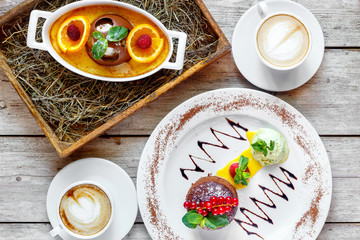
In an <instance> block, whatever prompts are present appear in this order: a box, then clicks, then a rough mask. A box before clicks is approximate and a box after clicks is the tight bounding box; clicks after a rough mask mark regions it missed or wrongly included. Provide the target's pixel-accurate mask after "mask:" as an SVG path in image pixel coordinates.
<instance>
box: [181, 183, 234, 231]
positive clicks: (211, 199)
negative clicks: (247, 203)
mask: <svg viewBox="0 0 360 240" xmlns="http://www.w3.org/2000/svg"><path fill="white" fill-rule="evenodd" d="M237 206H238V195H237V192H236V189H235V188H234V187H233V186H232V185H231V184H230V183H229V182H228V181H226V180H225V179H223V178H220V177H216V176H208V177H202V178H200V179H199V180H198V181H197V182H195V183H193V184H192V186H191V187H190V189H189V191H188V193H187V195H186V200H185V202H184V208H185V209H187V210H188V212H187V213H186V214H185V216H184V217H183V219H182V220H183V223H184V224H185V225H186V226H187V227H189V228H196V227H198V226H200V227H201V228H203V229H207V230H217V229H221V228H223V227H225V226H227V225H228V224H229V223H230V222H231V221H232V220H233V219H234V217H235V215H236V212H237Z"/></svg>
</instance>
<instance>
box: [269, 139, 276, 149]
mask: <svg viewBox="0 0 360 240" xmlns="http://www.w3.org/2000/svg"><path fill="white" fill-rule="evenodd" d="M274 147H275V141H273V140H270V147H269V150H270V151H272V150H274Z"/></svg>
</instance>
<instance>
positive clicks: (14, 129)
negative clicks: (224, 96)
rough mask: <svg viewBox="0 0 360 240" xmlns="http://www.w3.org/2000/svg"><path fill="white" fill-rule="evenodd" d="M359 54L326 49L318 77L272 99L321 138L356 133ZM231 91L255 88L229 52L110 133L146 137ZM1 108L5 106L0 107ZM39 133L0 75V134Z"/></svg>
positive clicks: (359, 130) (359, 131) (359, 119)
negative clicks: (165, 121) (189, 107)
mask: <svg viewBox="0 0 360 240" xmlns="http://www.w3.org/2000/svg"><path fill="white" fill-rule="evenodd" d="M359 62H360V51H352V50H327V51H326V54H325V58H324V61H323V63H322V65H321V67H320V70H319V71H318V73H317V74H316V75H315V76H314V77H313V78H312V79H311V80H310V81H309V82H308V83H306V84H305V85H304V86H302V87H300V88H298V89H295V90H293V91H289V92H285V93H276V94H275V95H276V96H277V97H279V98H281V99H283V100H285V101H286V102H288V103H289V104H291V105H293V106H294V107H295V108H296V109H298V110H299V111H300V112H301V113H302V114H304V116H305V117H306V118H307V119H308V120H309V121H310V122H311V123H312V124H313V125H314V127H315V128H316V130H317V131H318V133H319V134H326V135H336V134H349V135H352V134H357V135H360V124H358V123H359V122H360V90H359V86H360V78H359V76H360V68H359V67H358V63H359ZM229 87H245V88H252V89H257V88H256V87H254V86H253V85H251V84H250V83H249V82H248V81H246V80H245V79H244V78H243V77H242V75H241V74H240V73H239V71H238V70H237V68H236V66H235V64H234V62H233V60H232V56H231V54H228V55H227V56H225V57H224V58H222V59H220V60H219V61H217V62H216V63H214V64H212V65H211V66H209V67H208V68H207V69H206V70H204V71H202V72H200V73H198V74H197V75H195V76H194V77H192V78H191V79H189V80H187V81H185V82H184V83H182V84H181V85H179V86H178V87H176V88H175V89H173V90H171V91H169V92H168V93H166V94H164V95H163V96H161V97H160V98H159V99H158V100H156V101H155V102H154V103H152V104H150V106H148V107H145V108H144V109H142V110H140V111H139V112H137V113H135V114H134V115H133V116H132V117H130V118H128V119H126V120H125V121H123V122H122V123H120V124H119V125H118V126H116V127H115V128H114V129H112V130H110V131H109V132H108V134H112V135H122V134H125V135H135V134H138V135H148V134H150V133H151V132H152V131H153V129H154V128H155V126H156V125H157V124H158V123H159V122H160V120H161V119H162V118H163V117H164V116H165V115H166V114H167V113H168V112H170V111H171V110H172V109H173V108H175V107H176V106H177V105H179V104H180V103H182V102H183V101H185V100H187V99H189V98H191V97H193V96H195V95H198V94H200V93H203V92H206V91H210V90H214V89H219V88H229ZM1 106H4V107H1ZM33 134H40V135H41V134H43V132H42V131H41V129H40V127H38V126H37V124H36V122H35V121H34V119H33V117H32V115H31V114H30V113H29V112H28V110H27V109H26V107H25V104H24V103H23V102H22V100H21V99H20V97H19V96H17V94H16V92H15V91H14V90H13V88H12V86H11V84H10V83H9V82H8V80H6V77H5V76H4V75H1V73H0V135H33Z"/></svg>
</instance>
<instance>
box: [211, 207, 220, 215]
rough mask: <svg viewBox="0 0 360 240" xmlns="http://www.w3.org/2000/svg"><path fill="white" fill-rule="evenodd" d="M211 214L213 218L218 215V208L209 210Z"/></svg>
mask: <svg viewBox="0 0 360 240" xmlns="http://www.w3.org/2000/svg"><path fill="white" fill-rule="evenodd" d="M211 213H212V214H213V215H214V216H216V215H219V209H218V208H213V209H212V210H211Z"/></svg>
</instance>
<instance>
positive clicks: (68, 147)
mask: <svg viewBox="0 0 360 240" xmlns="http://www.w3.org/2000/svg"><path fill="white" fill-rule="evenodd" d="M42 1H43V0H27V1H24V2H23V3H21V4H19V5H18V6H16V7H15V8H13V9H11V10H10V11H8V12H7V13H5V14H4V15H2V16H1V17H0V27H1V26H2V25H4V24H6V23H8V22H11V21H14V20H16V19H17V18H19V16H20V15H21V16H25V14H27V15H29V14H30V11H31V10H32V9H33V8H34V7H35V6H36V4H38V3H39V2H42ZM195 2H196V3H197V5H198V6H199V8H200V9H201V11H202V13H203V15H204V16H205V18H206V19H207V21H208V22H209V24H210V26H211V27H212V28H213V30H214V32H215V33H216V34H217V36H218V38H219V39H218V46H217V50H216V52H214V53H213V54H211V55H210V57H209V58H208V59H206V60H204V61H202V62H200V63H198V64H196V65H194V66H193V67H192V68H190V69H188V70H187V71H185V72H183V73H182V74H181V75H180V76H178V77H177V78H176V79H174V80H172V81H170V82H168V83H166V84H164V85H162V86H161V87H160V88H158V89H157V90H156V91H154V92H153V93H152V94H149V95H148V96H146V97H145V98H144V99H142V100H140V101H139V102H137V103H136V104H134V105H133V106H131V107H129V108H128V109H126V110H125V111H123V112H121V113H119V114H117V115H116V116H114V117H113V118H112V119H110V120H109V121H108V122H106V123H105V124H103V125H101V126H100V127H98V128H96V129H95V130H93V131H92V132H90V133H89V134H87V135H86V136H83V137H82V138H80V139H79V140H78V141H76V142H74V143H68V142H63V141H61V140H60V139H59V138H58V137H57V136H56V134H55V133H54V131H53V129H52V128H51V127H50V125H49V124H48V123H47V122H46V121H45V119H44V118H43V117H42V116H41V114H40V113H39V111H38V110H37V108H36V106H35V104H34V102H33V101H32V99H31V97H30V96H29V95H28V94H27V93H26V92H25V90H24V88H23V87H22V86H21V84H20V83H19V81H18V80H17V79H16V77H15V75H14V73H13V72H12V70H11V68H10V66H9V65H8V63H7V60H6V57H5V55H4V54H3V53H2V52H1V51H0V66H1V68H2V69H3V71H4V72H5V74H6V76H7V77H8V78H9V80H10V82H11V83H12V85H13V86H14V88H15V90H16V91H17V92H18V94H19V95H20V97H21V98H22V99H23V101H24V102H25V104H26V105H27V107H28V109H29V111H30V112H31V113H32V115H33V116H34V117H35V120H36V121H37V123H38V124H39V125H40V127H41V129H42V130H43V131H44V133H45V135H46V137H47V138H48V139H49V141H50V142H51V144H52V145H53V146H54V147H55V149H56V151H57V152H58V154H59V155H60V157H67V156H69V155H70V154H72V153H74V152H75V151H77V150H78V149H80V148H81V147H82V146H84V145H85V144H87V143H88V142H90V141H91V140H93V139H95V138H96V137H98V136H99V135H101V134H103V133H104V132H105V131H107V130H109V129H110V128H112V127H114V126H115V125H116V124H118V123H119V122H121V121H122V120H124V119H126V118H127V117H129V116H131V115H132V114H133V113H135V112H136V111H138V110H139V109H141V108H142V107H144V106H146V105H148V104H149V103H151V102H152V101H154V100H155V99H157V98H158V97H159V96H160V95H162V94H163V93H165V92H167V91H169V90H170V89H172V88H174V87H175V86H176V85H178V84H180V83H181V82H183V81H184V80H186V79H188V78H189V77H190V76H192V75H193V74H195V73H196V72H198V71H200V70H201V69H203V68H204V67H206V66H207V65H209V64H211V63H212V62H214V61H216V60H217V59H219V58H220V57H222V56H223V55H225V54H226V53H227V52H229V51H230V49H231V45H230V43H229V41H228V40H227V39H226V37H225V35H224V34H223V32H222V31H221V29H220V27H219V26H218V25H217V23H216V22H215V20H214V19H213V17H212V16H211V14H210V12H209V11H208V9H207V8H206V6H205V4H204V3H203V2H202V0H195Z"/></svg>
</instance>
